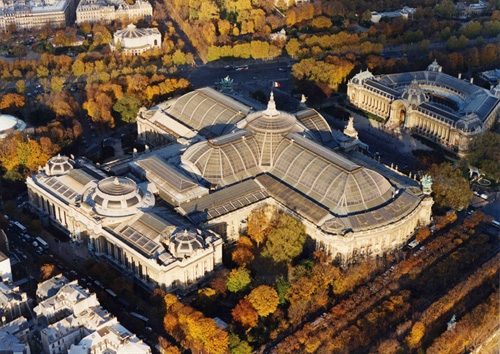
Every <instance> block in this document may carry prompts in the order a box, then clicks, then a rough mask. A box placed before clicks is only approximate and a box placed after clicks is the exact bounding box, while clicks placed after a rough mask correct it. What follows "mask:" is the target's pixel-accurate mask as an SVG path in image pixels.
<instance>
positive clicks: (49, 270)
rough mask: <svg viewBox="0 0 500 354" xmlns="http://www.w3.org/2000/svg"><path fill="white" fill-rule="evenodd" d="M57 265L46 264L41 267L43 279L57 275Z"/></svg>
mask: <svg viewBox="0 0 500 354" xmlns="http://www.w3.org/2000/svg"><path fill="white" fill-rule="evenodd" d="M55 272H56V266H55V265H53V264H44V265H42V266H41V267H40V277H41V278H42V280H47V279H50V278H52V277H53V276H54V275H55Z"/></svg>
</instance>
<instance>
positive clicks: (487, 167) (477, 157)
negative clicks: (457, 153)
mask: <svg viewBox="0 0 500 354" xmlns="http://www.w3.org/2000/svg"><path fill="white" fill-rule="evenodd" d="M469 151H470V153H469V154H468V155H467V160H468V161H469V163H470V164H471V165H472V166H474V167H478V168H479V169H480V170H481V171H483V172H485V173H486V175H487V176H489V177H491V178H493V179H495V180H497V181H498V180H500V163H498V161H500V134H497V133H495V132H484V133H482V134H480V135H477V136H476V137H474V139H473V140H472V142H471V145H470V149H469Z"/></svg>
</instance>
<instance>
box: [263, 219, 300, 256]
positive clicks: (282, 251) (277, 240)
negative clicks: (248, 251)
mask: <svg viewBox="0 0 500 354" xmlns="http://www.w3.org/2000/svg"><path fill="white" fill-rule="evenodd" d="M305 241H306V232H305V227H304V225H303V224H302V223H301V222H300V221H298V220H296V219H294V218H292V217H291V216H289V215H288V214H281V215H280V217H279V219H278V224H277V226H276V227H275V228H274V229H273V230H272V231H271V232H270V233H269V236H268V237H267V242H266V246H265V247H264V250H263V255H264V256H265V257H269V258H271V259H272V260H273V261H274V262H275V263H290V262H291V261H292V259H294V258H295V257H297V256H298V255H299V254H300V253H301V252H302V249H303V247H304V242H305Z"/></svg>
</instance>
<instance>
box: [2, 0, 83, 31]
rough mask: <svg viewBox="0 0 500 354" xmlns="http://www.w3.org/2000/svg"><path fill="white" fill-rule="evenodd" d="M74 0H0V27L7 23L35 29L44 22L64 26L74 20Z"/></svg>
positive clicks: (4, 27)
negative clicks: (28, 0) (27, 0)
mask: <svg viewBox="0 0 500 354" xmlns="http://www.w3.org/2000/svg"><path fill="white" fill-rule="evenodd" d="M76 5H77V1H76V0H65V1H53V0H47V1H40V0H38V1H33V2H24V1H12V0H10V1H9V0H3V1H0V29H1V30H3V31H5V30H7V28H8V27H9V25H12V24H13V25H15V26H16V28H17V29H36V28H41V27H43V26H44V25H46V24H50V25H52V26H53V27H65V26H69V25H71V24H72V23H73V22H74V21H75V11H76Z"/></svg>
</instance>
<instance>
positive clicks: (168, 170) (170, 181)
mask: <svg viewBox="0 0 500 354" xmlns="http://www.w3.org/2000/svg"><path fill="white" fill-rule="evenodd" d="M136 164H137V165H139V166H140V167H142V168H143V169H144V170H145V171H146V178H148V179H149V180H150V181H151V182H153V183H155V184H158V185H161V186H162V185H164V184H167V185H168V187H171V188H174V189H175V190H176V191H178V192H184V191H186V190H189V189H192V188H196V187H197V186H198V185H197V184H196V183H194V182H193V181H192V180H190V179H189V178H188V177H187V176H186V175H184V174H183V173H181V172H180V171H179V170H178V169H176V168H175V167H173V166H171V165H169V164H168V163H166V162H165V161H163V160H162V159H160V158H159V157H157V156H151V157H148V158H146V159H144V160H139V161H137V162H136Z"/></svg>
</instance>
